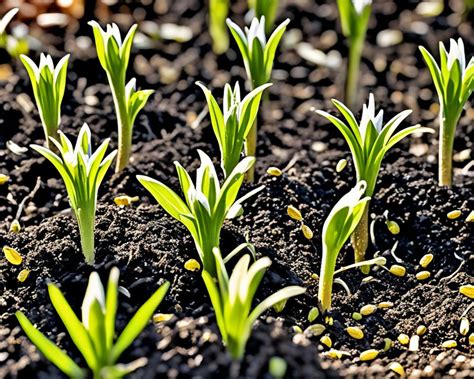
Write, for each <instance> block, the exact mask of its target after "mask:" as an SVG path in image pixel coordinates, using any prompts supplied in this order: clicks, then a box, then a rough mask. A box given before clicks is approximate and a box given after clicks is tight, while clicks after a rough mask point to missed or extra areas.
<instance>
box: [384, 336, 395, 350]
mask: <svg viewBox="0 0 474 379" xmlns="http://www.w3.org/2000/svg"><path fill="white" fill-rule="evenodd" d="M383 343H384V346H383V351H388V349H390V348H391V347H392V344H393V342H392V340H391V339H390V338H388V337H387V338H384V339H383Z"/></svg>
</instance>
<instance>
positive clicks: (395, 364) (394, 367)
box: [388, 362, 405, 376]
mask: <svg viewBox="0 0 474 379" xmlns="http://www.w3.org/2000/svg"><path fill="white" fill-rule="evenodd" d="M388 368H389V369H390V370H392V371H393V372H395V373H397V374H398V375H400V376H405V369H404V368H403V366H402V365H401V364H400V363H398V362H392V363H390V366H388Z"/></svg>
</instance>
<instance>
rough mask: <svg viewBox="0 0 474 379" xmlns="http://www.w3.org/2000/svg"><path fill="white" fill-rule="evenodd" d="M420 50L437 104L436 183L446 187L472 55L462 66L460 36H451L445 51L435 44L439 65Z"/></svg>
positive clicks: (472, 76) (471, 82)
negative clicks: (437, 150)
mask: <svg viewBox="0 0 474 379" xmlns="http://www.w3.org/2000/svg"><path fill="white" fill-rule="evenodd" d="M420 50H421V53H422V54H423V58H424V59H425V61H426V65H427V66H428V68H429V70H430V73H431V77H432V79H433V82H434V85H435V87H436V91H437V92H438V99H439V103H440V110H439V129H440V136H439V152H438V160H439V162H438V165H439V171H438V180H439V185H440V186H450V185H451V184H452V174H453V173H452V171H453V169H452V164H453V143H454V135H455V132H456V126H457V123H458V121H459V118H460V117H461V112H462V110H463V107H464V105H465V104H466V102H467V100H468V99H469V97H470V96H471V93H472V91H473V90H474V58H471V60H470V61H469V63H468V64H467V66H466V55H465V52H464V43H463V41H462V39H461V38H459V39H458V42H456V41H455V40H453V39H451V41H450V47H449V53H448V52H447V50H446V48H445V47H444V44H443V43H442V42H440V43H439V55H440V62H441V63H440V65H438V64H437V63H436V61H435V59H434V58H433V56H432V55H431V54H430V53H429V52H428V51H427V50H426V49H425V48H424V47H422V46H420Z"/></svg>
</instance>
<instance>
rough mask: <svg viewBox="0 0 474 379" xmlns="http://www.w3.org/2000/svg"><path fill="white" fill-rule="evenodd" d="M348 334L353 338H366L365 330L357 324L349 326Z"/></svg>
mask: <svg viewBox="0 0 474 379" xmlns="http://www.w3.org/2000/svg"><path fill="white" fill-rule="evenodd" d="M346 331H347V334H349V335H350V336H351V337H352V338H355V339H356V340H361V339H362V338H364V332H363V331H362V329H361V328H358V327H357V326H349V327H348V328H346Z"/></svg>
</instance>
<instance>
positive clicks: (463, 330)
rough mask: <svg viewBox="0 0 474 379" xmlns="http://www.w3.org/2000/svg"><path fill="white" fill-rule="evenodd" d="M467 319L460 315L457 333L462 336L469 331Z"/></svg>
mask: <svg viewBox="0 0 474 379" xmlns="http://www.w3.org/2000/svg"><path fill="white" fill-rule="evenodd" d="M469 328H470V325H469V320H468V319H467V317H461V323H460V325H459V333H461V334H462V335H463V336H465V335H467V333H469Z"/></svg>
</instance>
